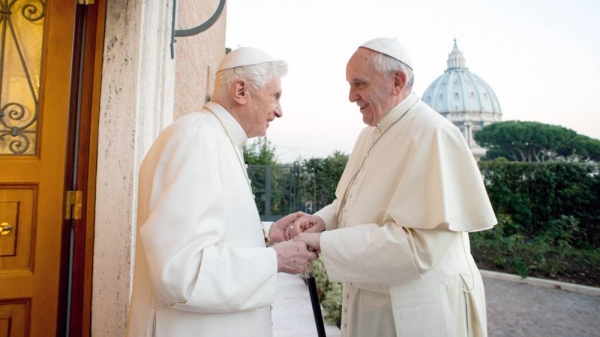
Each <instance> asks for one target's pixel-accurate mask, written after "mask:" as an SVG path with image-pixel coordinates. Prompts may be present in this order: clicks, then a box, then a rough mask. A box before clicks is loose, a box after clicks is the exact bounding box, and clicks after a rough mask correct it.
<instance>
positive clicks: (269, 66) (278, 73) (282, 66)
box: [214, 60, 288, 97]
mask: <svg viewBox="0 0 600 337" xmlns="http://www.w3.org/2000/svg"><path fill="white" fill-rule="evenodd" d="M287 72H288V66H287V62H285V61H282V60H277V61H272V62H263V63H259V64H253V65H250V66H242V67H235V68H231V69H225V70H221V71H219V72H217V74H216V75H215V90H214V91H215V93H214V94H215V95H218V96H221V97H227V92H228V91H229V87H230V86H231V83H233V82H234V81H235V80H237V79H240V78H243V79H245V80H246V81H248V83H250V85H251V86H252V88H254V89H255V90H259V89H261V88H262V87H264V86H265V85H266V84H267V83H268V82H270V81H271V80H273V79H275V78H277V77H283V76H285V75H286V74H287Z"/></svg>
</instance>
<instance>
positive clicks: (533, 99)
mask: <svg viewBox="0 0 600 337" xmlns="http://www.w3.org/2000/svg"><path fill="white" fill-rule="evenodd" d="M376 37H391V38H398V40H399V41H400V42H401V43H402V44H403V45H404V46H405V47H407V48H408V50H409V51H410V53H411V55H412V58H413V63H414V68H415V69H414V70H415V85H414V88H413V89H414V91H415V93H417V94H418V95H419V96H422V94H423V93H424V91H425V89H427V86H429V84H431V82H433V81H434V80H435V79H436V78H437V77H439V76H441V75H442V74H443V72H444V70H446V60H447V58H448V53H450V51H451V50H452V46H453V43H454V42H453V39H454V38H455V37H456V39H457V43H458V47H459V49H460V50H461V51H462V52H463V53H464V56H465V59H466V66H467V68H469V70H470V71H471V72H472V73H473V74H475V75H478V76H479V77H481V78H482V79H484V80H485V81H486V82H487V83H488V84H489V85H490V86H491V87H492V89H493V90H494V92H495V93H496V95H497V97H498V99H499V101H500V106H501V108H502V113H503V117H502V118H503V120H522V121H538V122H542V123H547V124H556V125H562V126H565V127H568V128H571V129H573V130H575V131H577V132H578V133H580V134H585V135H588V136H590V137H593V138H596V139H600V1H598V0H568V1H567V0H502V1H499V0H497V1H481V0H479V1H476V0H454V1H447V0H446V1H444V0H421V1H413V2H409V1H399V0H368V1H359V0H228V1H227V33H226V45H227V47H229V48H237V47H238V46H252V47H257V48H260V49H263V50H264V51H266V52H267V53H269V54H271V55H272V56H273V57H275V58H280V59H285V60H286V61H287V62H288V65H289V69H290V71H289V73H288V75H287V76H285V77H284V78H283V80H282V87H283V96H282V107H283V118H281V119H278V120H276V121H275V122H273V123H271V127H270V128H269V130H268V134H267V137H268V138H269V139H270V140H271V141H272V143H273V144H274V145H275V146H276V147H277V154H278V160H279V162H283V163H285V162H291V161H293V160H296V159H298V158H301V159H308V158H311V157H325V156H328V155H330V154H332V153H333V151H335V150H339V151H342V152H345V153H347V154H349V153H350V152H351V150H352V146H353V145H354V142H355V140H356V137H357V136H358V133H359V132H360V130H361V129H362V128H363V127H364V126H365V125H364V124H363V123H362V117H361V114H360V112H359V109H358V107H357V106H356V105H355V104H353V103H350V102H349V101H348V83H347V82H346V73H345V72H346V63H347V61H348V59H349V58H350V56H351V55H352V53H354V51H355V50H356V48H357V47H358V46H359V45H360V44H362V43H363V42H365V41H367V40H370V39H372V38H376Z"/></svg>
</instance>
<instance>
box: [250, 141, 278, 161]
mask: <svg viewBox="0 0 600 337" xmlns="http://www.w3.org/2000/svg"><path fill="white" fill-rule="evenodd" d="M243 150H244V160H245V161H246V164H248V165H275V164H277V157H276V155H275V150H277V147H276V146H275V145H273V144H271V141H270V140H269V139H268V138H267V137H260V138H255V139H254V140H253V141H252V142H251V143H250V144H246V145H244V147H243Z"/></svg>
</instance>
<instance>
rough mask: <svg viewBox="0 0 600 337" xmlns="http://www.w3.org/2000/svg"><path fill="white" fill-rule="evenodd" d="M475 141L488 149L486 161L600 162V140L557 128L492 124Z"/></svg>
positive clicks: (538, 124) (501, 123) (529, 123)
mask: <svg viewBox="0 0 600 337" xmlns="http://www.w3.org/2000/svg"><path fill="white" fill-rule="evenodd" d="M475 141H477V143H478V144H479V145H481V146H482V147H485V148H487V149H488V152H487V154H486V155H485V157H483V158H482V160H490V159H494V158H498V157H504V158H506V159H508V160H512V161H525V162H536V161H537V162H543V161H549V160H561V159H562V160H570V161H582V160H583V161H585V160H593V161H598V160H599V159H600V140H597V139H593V138H590V137H587V136H584V135H580V134H578V133H577V132H575V131H573V130H571V129H568V128H565V127H562V126H557V125H550V124H544V123H539V122H523V121H506V122H498V123H494V124H490V125H488V126H486V127H484V128H483V129H481V130H480V131H478V132H477V133H475Z"/></svg>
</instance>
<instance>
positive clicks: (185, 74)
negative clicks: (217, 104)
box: [174, 0, 227, 119]
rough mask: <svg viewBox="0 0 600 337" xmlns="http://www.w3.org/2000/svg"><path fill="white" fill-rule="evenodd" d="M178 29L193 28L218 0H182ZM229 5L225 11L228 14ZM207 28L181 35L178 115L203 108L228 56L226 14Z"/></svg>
mask: <svg viewBox="0 0 600 337" xmlns="http://www.w3.org/2000/svg"><path fill="white" fill-rule="evenodd" d="M178 3H179V5H178V7H179V11H178V12H179V17H178V22H179V24H178V29H189V28H193V27H196V26H198V25H200V24H202V23H204V22H205V21H206V20H208V18H210V17H211V16H212V14H213V13H214V12H215V10H216V9H217V5H218V1H208V3H209V4H210V5H207V4H206V3H207V1H196V0H180V1H179V2H178ZM226 10H227V8H225V11H224V12H223V13H224V14H225V12H226ZM224 14H223V15H221V17H220V18H219V20H218V21H217V22H216V23H215V24H214V25H213V26H212V27H211V28H210V29H209V30H207V31H205V32H203V33H201V34H199V35H195V36H190V37H180V38H177V42H176V43H175V45H176V46H175V48H176V51H175V55H176V59H177V66H176V70H175V78H176V80H175V116H174V117H175V119H176V118H178V117H180V116H181V115H184V114H186V113H188V112H192V111H199V110H200V109H202V106H203V105H204V103H205V102H206V97H207V95H210V94H212V89H213V88H214V77H215V69H217V66H218V65H219V62H220V61H221V59H222V58H223V56H225V25H226V16H225V15H224Z"/></svg>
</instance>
